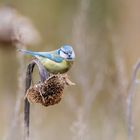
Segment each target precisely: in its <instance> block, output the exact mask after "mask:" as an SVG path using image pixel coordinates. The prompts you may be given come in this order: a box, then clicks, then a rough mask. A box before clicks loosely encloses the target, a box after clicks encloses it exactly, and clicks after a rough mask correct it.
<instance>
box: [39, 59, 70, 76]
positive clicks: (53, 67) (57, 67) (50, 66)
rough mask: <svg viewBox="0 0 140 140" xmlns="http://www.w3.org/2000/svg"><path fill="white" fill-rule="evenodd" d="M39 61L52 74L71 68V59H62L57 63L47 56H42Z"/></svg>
mask: <svg viewBox="0 0 140 140" xmlns="http://www.w3.org/2000/svg"><path fill="white" fill-rule="evenodd" d="M40 61H41V63H42V64H43V65H44V67H45V68H46V69H47V71H49V72H50V73H54V74H56V73H65V72H67V71H68V70H69V69H70V68H71V65H72V64H73V61H66V60H63V61H62V62H60V63H57V62H55V61H52V60H50V59H48V58H43V59H41V60H40Z"/></svg>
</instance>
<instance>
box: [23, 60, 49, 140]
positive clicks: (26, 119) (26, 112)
mask: <svg viewBox="0 0 140 140" xmlns="http://www.w3.org/2000/svg"><path fill="white" fill-rule="evenodd" d="M35 65H37V67H38V70H39V75H40V79H41V81H42V82H43V81H45V80H46V78H47V77H48V73H47V71H46V69H45V68H44V66H43V65H42V64H41V63H40V62H39V61H38V60H37V59H35V60H32V61H31V63H30V64H29V65H28V66H27V72H26V85H25V86H26V87H25V94H26V92H27V90H28V89H29V88H30V86H31V82H32V73H33V70H34V66H35ZM29 126H30V103H29V102H28V100H27V98H26V99H25V101H24V140H29Z"/></svg>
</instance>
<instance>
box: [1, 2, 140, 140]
mask: <svg viewBox="0 0 140 140" xmlns="http://www.w3.org/2000/svg"><path fill="white" fill-rule="evenodd" d="M4 5H10V6H11V7H12V8H13V10H11V11H10V10H9V11H8V9H7V10H1V9H3V6H4ZM139 5H140V1H138V0H133V1H132V0H117V1H116V0H19V1H18V0H0V6H1V8H0V40H1V41H0V42H1V45H0V139H1V140H22V137H23V103H24V76H25V71H26V66H27V64H28V63H29V61H30V60H31V58H30V57H24V56H22V55H21V54H18V52H17V51H16V49H17V46H16V47H15V45H13V43H11V42H10V40H9V37H8V35H9V34H8V35H7V34H6V32H7V31H6V30H5V29H7V28H8V27H11V26H12V27H13V25H14V27H17V26H18V29H19V30H20V31H21V35H22V36H23V40H22V41H23V43H25V45H24V46H18V47H24V48H27V49H30V50H34V51H50V50H54V49H57V48H59V47H60V46H61V45H63V44H71V45H72V46H73V47H74V50H75V53H76V60H75V64H74V66H73V67H72V69H71V70H70V72H69V76H70V79H71V80H72V81H73V82H75V83H76V86H73V87H68V88H66V90H65V94H64V96H63V99H62V101H61V102H60V103H59V104H58V105H54V106H50V107H47V108H46V107H43V106H41V105H38V104H37V105H34V104H32V105H31V123H30V132H31V140H46V139H50V140H126V139H127V116H126V98H127V92H128V87H129V84H130V77H131V73H132V69H133V66H134V64H135V63H136V62H137V61H138V59H139V57H140V14H139V13H140V8H139ZM14 9H16V11H15V10H14ZM3 11H4V12H3ZM7 11H8V13H7ZM26 18H28V19H26ZM23 19H24V20H23ZM7 22H8V24H6V23H7ZM13 23H14V24H13ZM32 26H33V27H32ZM2 29H3V30H2ZM16 29H17V28H16ZM8 33H9V32H8ZM10 33H11V32H10ZM5 34H6V35H5ZM4 35H5V36H4ZM14 35H15V34H13V32H12V34H10V39H11V38H12V37H13V36H14ZM3 36H4V39H3ZM5 38H6V39H5ZM7 38H8V39H7ZM36 75H37V73H36ZM36 75H35V76H36ZM136 89H137V90H136V92H137V94H135V97H134V99H133V120H134V126H135V129H134V139H135V140H139V139H140V133H139V132H140V124H139V118H140V107H139V105H140V104H139V99H140V94H139V91H140V88H139V86H137V87H136Z"/></svg>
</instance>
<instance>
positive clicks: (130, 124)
mask: <svg viewBox="0 0 140 140" xmlns="http://www.w3.org/2000/svg"><path fill="white" fill-rule="evenodd" d="M139 69H140V60H139V61H138V62H137V63H136V65H135V67H134V70H133V72H132V77H131V83H130V88H129V90H128V97H127V120H128V140H133V139H134V136H133V131H134V126H133V116H132V115H133V108H132V101H133V97H134V93H135V85H136V78H137V73H138V70H139Z"/></svg>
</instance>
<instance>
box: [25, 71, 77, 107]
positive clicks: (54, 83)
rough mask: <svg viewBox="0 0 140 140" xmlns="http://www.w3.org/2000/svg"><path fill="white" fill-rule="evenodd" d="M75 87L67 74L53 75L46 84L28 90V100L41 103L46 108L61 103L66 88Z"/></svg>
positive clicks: (36, 85)
mask: <svg viewBox="0 0 140 140" xmlns="http://www.w3.org/2000/svg"><path fill="white" fill-rule="evenodd" d="M70 85H75V84H74V83H73V82H71V81H70V80H69V78H68V76H67V74H57V75H51V76H50V77H49V78H48V79H47V80H46V81H45V82H43V83H39V84H35V85H34V86H32V87H30V88H29V89H28V90H27V93H26V98H27V99H28V101H29V102H30V103H40V104H42V105H44V106H50V105H54V104H57V103H59V102H60V100H61V98H62V95H63V90H64V87H65V86H70Z"/></svg>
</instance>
